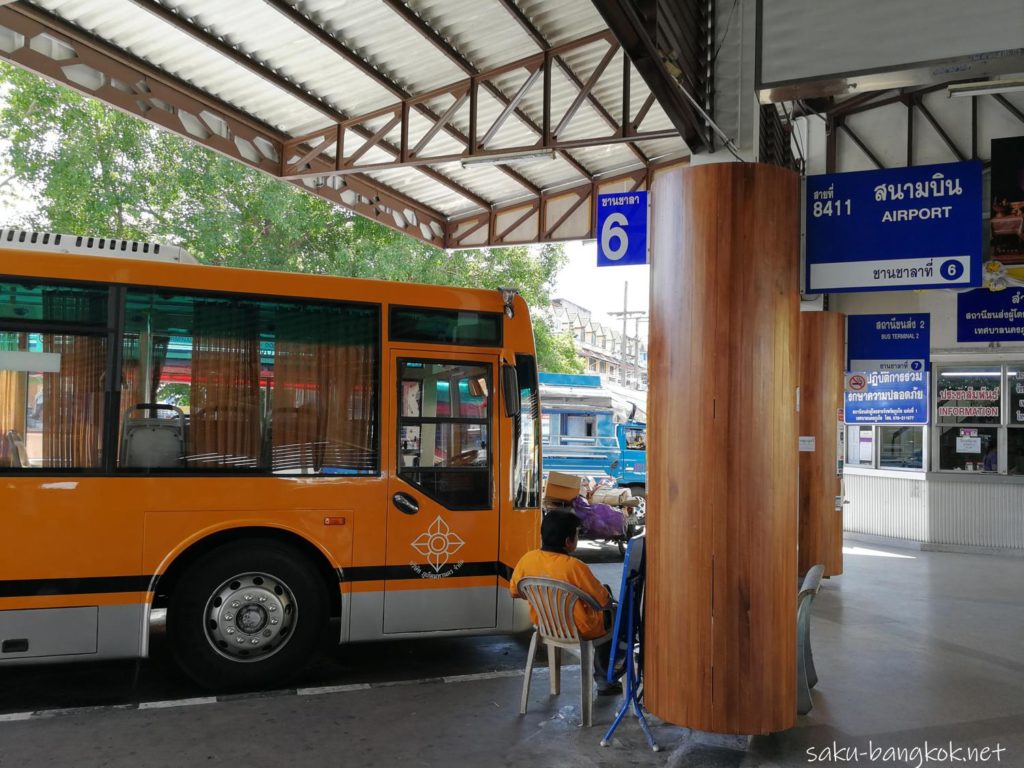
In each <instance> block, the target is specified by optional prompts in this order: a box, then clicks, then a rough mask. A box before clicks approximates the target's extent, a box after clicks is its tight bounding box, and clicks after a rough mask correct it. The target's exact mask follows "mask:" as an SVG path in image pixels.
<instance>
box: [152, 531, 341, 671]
mask: <svg viewBox="0 0 1024 768" xmlns="http://www.w3.org/2000/svg"><path fill="white" fill-rule="evenodd" d="M327 613H328V604H327V595H326V592H325V589H324V584H323V581H322V579H321V578H320V577H319V576H318V574H317V572H316V569H315V568H314V567H313V564H312V563H310V562H309V560H308V559H307V558H305V557H304V556H303V555H302V554H301V553H299V552H298V551H296V550H294V549H292V548H291V547H288V546H286V545H283V544H280V543H277V542H273V541H253V540H248V541H237V542H234V543H231V544H226V545H224V546H222V547H218V548H217V549H214V550H211V551H210V552H207V553H206V554H205V555H203V556H202V557H201V558H199V560H197V561H196V562H195V563H194V564H193V565H192V566H191V567H190V568H189V570H188V571H187V572H186V573H185V574H184V575H183V576H182V579H181V581H180V582H179V583H178V584H177V586H176V588H175V589H174V592H173V593H172V595H171V598H170V603H169V604H168V608H167V635H168V640H169V641H170V645H171V653H172V654H173V656H174V659H175V661H176V662H177V663H178V666H179V667H181V669H182V670H183V671H184V672H185V674H186V675H188V676H189V677H190V678H192V680H194V681H195V682H196V683H197V684H198V685H200V686H202V687H204V688H212V689H233V688H240V687H246V688H248V687H256V686H266V685H273V684H276V683H279V682H281V681H282V680H283V679H284V678H286V677H287V676H289V675H292V674H295V673H297V672H298V671H299V670H301V669H302V667H303V666H304V665H305V663H306V662H307V661H309V659H310V657H311V656H312V655H313V653H314V651H315V650H316V648H317V646H318V645H319V642H320V640H321V639H322V638H323V636H324V633H325V631H326V628H327Z"/></svg>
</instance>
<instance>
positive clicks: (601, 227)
mask: <svg viewBox="0 0 1024 768" xmlns="http://www.w3.org/2000/svg"><path fill="white" fill-rule="evenodd" d="M646 263H647V193H646V192H622V193H617V194H610V195H598V196H597V266H599V267H615V266H619V265H622V264H646Z"/></svg>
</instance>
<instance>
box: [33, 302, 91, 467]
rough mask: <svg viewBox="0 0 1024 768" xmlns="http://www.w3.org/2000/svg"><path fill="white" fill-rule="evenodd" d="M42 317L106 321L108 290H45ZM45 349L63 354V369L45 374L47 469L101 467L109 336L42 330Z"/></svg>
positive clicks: (47, 318) (44, 446) (45, 462)
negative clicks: (45, 331) (46, 331)
mask: <svg viewBox="0 0 1024 768" xmlns="http://www.w3.org/2000/svg"><path fill="white" fill-rule="evenodd" d="M42 299H43V301H42V308H43V318H44V319H45V320H48V321H53V322H68V321H78V322H82V321H84V320H92V321H96V322H105V321H106V305H107V294H106V292H105V291H100V290H90V291H81V290H77V289H70V290H62V289H53V290H47V291H44V292H43V296H42ZM41 335H42V348H43V352H49V353H56V354H59V355H60V371H59V372H57V373H47V374H45V375H44V376H43V407H42V417H43V418H42V420H43V425H42V426H43V457H42V464H43V466H44V467H47V468H53V469H67V468H71V467H82V468H98V467H99V466H100V463H101V449H102V440H103V386H104V376H105V371H106V362H107V339H106V337H105V336H79V335H72V334H60V333H43V334H41Z"/></svg>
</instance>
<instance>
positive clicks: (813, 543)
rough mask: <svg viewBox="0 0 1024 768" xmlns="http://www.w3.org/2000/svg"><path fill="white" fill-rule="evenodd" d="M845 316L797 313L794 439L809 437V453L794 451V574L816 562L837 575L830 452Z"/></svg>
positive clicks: (839, 401) (837, 481) (838, 532)
mask: <svg viewBox="0 0 1024 768" xmlns="http://www.w3.org/2000/svg"><path fill="white" fill-rule="evenodd" d="M845 338H846V315H843V314H841V313H839V312H801V313H800V435H801V436H806V437H813V438H814V451H813V452H810V451H801V452H800V554H799V561H798V562H799V571H800V573H801V574H804V573H807V571H808V570H809V569H810V568H811V566H813V565H816V564H817V563H821V564H823V565H824V566H825V575H826V576H837V575H838V574H840V573H842V572H843V511H842V510H843V507H842V504H841V503H840V505H839V509H838V510H836V497H837V496H840V495H841V494H842V487H841V486H842V482H841V478H840V476H839V475H838V474H837V472H836V463H837V461H838V460H841V459H843V458H845V457H843V456H838V455H837V452H836V438H837V436H838V434H837V433H838V431H839V430H840V429H842V428H843V425H842V424H840V423H839V419H838V412H839V411H841V410H842V408H843V370H844V368H845V367H846V355H845V349H844V346H843V345H844V340H845Z"/></svg>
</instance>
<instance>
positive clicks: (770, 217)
mask: <svg viewBox="0 0 1024 768" xmlns="http://www.w3.org/2000/svg"><path fill="white" fill-rule="evenodd" d="M798 197H799V178H798V177H797V175H796V174H795V173H792V172H790V171H787V170H784V169H782V168H777V167H774V166H767V165H757V164H744V163H727V164H719V165H703V166H693V167H684V168H673V169H669V170H666V171H663V172H661V173H659V174H657V175H656V176H655V179H654V181H653V184H652V198H653V211H652V246H651V247H652V250H651V263H652V274H651V327H650V395H649V409H648V416H649V419H648V431H649V443H648V446H649V457H648V459H649V468H648V469H649V477H648V491H649V496H648V509H649V510H650V515H649V516H648V527H647V536H648V542H649V545H648V548H649V557H648V566H647V567H648V571H647V594H646V600H647V603H646V605H647V617H646V633H647V634H646V662H645V664H646V668H645V671H646V682H645V686H646V694H645V698H646V703H647V706H648V707H649V708H650V710H651V711H652V712H653V713H654V714H656V715H658V716H659V717H661V718H662V719H664V720H667V721H669V722H672V723H676V724H678V725H682V726H686V727H689V728H695V729H699V730H704V731H713V732H718V733H734V734H758V733H769V732H773V731H780V730H783V729H786V728H789V727H791V726H792V725H793V724H794V722H795V720H796V661H795V660H796V588H797V572H796V566H797V562H796V544H797V517H796V515H797V487H796V481H797V414H796V387H797V372H798V342H799V329H800V325H799V317H798V315H799V293H798V291H799V279H798V274H797V269H798V261H799V256H798V229H799V212H798V211H799V209H798Z"/></svg>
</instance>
